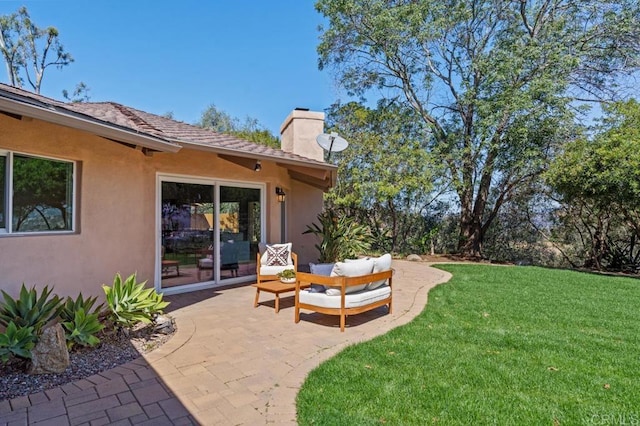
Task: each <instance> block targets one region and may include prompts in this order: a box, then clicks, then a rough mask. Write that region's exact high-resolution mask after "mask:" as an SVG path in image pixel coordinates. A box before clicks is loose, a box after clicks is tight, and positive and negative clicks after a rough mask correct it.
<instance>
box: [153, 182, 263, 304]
mask: <svg viewBox="0 0 640 426" xmlns="http://www.w3.org/2000/svg"><path fill="white" fill-rule="evenodd" d="M162 182H178V183H193V184H198V185H212V186H213V187H214V197H213V199H214V205H215V206H216V209H215V211H214V221H213V222H214V231H213V232H214V235H216V238H214V241H213V242H214V244H213V247H214V254H213V255H214V256H216V257H219V256H220V239H219V236H220V218H219V213H220V187H221V186H231V187H239V188H250V189H259V190H260V241H261V242H262V241H264V240H265V236H266V232H267V231H266V226H267V224H266V222H267V211H266V199H267V184H266V183H263V182H251V181H241V180H226V179H216V178H213V177H203V176H190V175H182V174H171V173H157V174H156V258H155V259H156V260H155V279H154V281H155V284H154V288H155V290H156V291H158V292H160V293H163V294H165V295H171V294H180V293H187V292H192V291H197V290H204V289H209V288H215V287H220V286H225V285H229V284H233V283H236V282H241V281H247V280H251V279H255V275H253V276H251V275H248V276H246V277H241V279H240V280H238V281H236V279H227V280H224V281H223V280H221V279H220V269H219V268H217V269H216V270H214V272H215V274H214V277H213V278H212V280H211V281H205V282H201V283H193V284H184V285H180V286H176V287H166V288H162V264H161V262H160V258H161V246H162Z"/></svg>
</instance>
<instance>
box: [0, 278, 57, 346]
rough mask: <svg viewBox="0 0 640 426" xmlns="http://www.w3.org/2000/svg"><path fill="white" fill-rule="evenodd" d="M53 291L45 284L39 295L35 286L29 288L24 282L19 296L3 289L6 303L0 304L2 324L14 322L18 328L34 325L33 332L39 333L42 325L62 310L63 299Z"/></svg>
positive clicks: (0, 321)
mask: <svg viewBox="0 0 640 426" xmlns="http://www.w3.org/2000/svg"><path fill="white" fill-rule="evenodd" d="M52 291H53V288H52V289H51V290H49V287H48V286H45V288H44V289H43V290H42V293H41V294H40V296H38V293H37V292H36V289H35V287H32V288H31V289H30V290H27V288H26V287H25V285H24V284H22V288H21V289H20V296H19V298H18V299H13V298H12V297H11V296H9V295H8V294H7V293H6V292H5V291H4V290H2V295H3V296H4V303H2V304H1V305H0V324H2V325H5V326H8V325H9V323H10V322H14V323H15V325H16V326H17V327H18V328H24V327H33V332H34V333H35V334H36V335H39V334H40V331H41V330H42V327H43V326H44V325H45V324H47V323H48V322H49V321H51V320H52V319H54V318H56V317H58V315H59V314H60V311H61V310H62V300H61V299H60V298H59V297H58V296H57V295H55V294H53V295H52V294H51V292H52Z"/></svg>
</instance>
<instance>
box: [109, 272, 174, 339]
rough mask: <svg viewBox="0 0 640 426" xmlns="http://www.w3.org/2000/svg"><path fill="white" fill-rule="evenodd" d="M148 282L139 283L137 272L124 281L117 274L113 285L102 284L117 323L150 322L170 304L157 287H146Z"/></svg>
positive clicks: (127, 325) (129, 324) (129, 325)
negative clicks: (156, 289) (163, 298)
mask: <svg viewBox="0 0 640 426" xmlns="http://www.w3.org/2000/svg"><path fill="white" fill-rule="evenodd" d="M146 283H147V282H146V281H144V282H141V283H137V282H136V274H132V275H130V276H129V277H128V278H127V279H126V280H124V281H122V277H121V276H120V274H116V276H115V278H114V280H113V286H112V287H109V286H107V285H104V284H103V285H102V289H103V290H104V293H105V295H106V299H107V306H108V307H109V310H110V314H111V318H112V319H113V321H114V322H115V323H116V324H119V325H123V326H125V327H131V326H133V325H135V324H136V323H138V322H144V323H150V322H152V321H153V319H154V317H155V316H156V315H158V314H161V313H162V310H163V309H164V308H166V307H167V306H168V305H169V302H164V301H163V300H162V294H159V293H157V292H156V291H155V289H153V288H145V285H146Z"/></svg>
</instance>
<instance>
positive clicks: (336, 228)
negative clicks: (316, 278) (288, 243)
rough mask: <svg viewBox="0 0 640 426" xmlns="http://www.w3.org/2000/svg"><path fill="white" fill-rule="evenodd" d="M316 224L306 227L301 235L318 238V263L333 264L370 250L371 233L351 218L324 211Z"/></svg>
mask: <svg viewBox="0 0 640 426" xmlns="http://www.w3.org/2000/svg"><path fill="white" fill-rule="evenodd" d="M317 217H318V222H319V223H318V224H316V223H313V224H311V225H307V230H306V231H304V232H303V234H314V235H316V236H318V237H320V243H319V244H316V245H315V247H316V249H318V252H319V254H320V257H319V258H318V261H319V262H320V263H333V262H338V261H341V260H344V259H347V258H354V257H356V256H358V255H360V254H365V253H366V252H367V251H369V250H370V249H371V233H370V232H369V228H368V227H367V226H366V225H361V224H358V223H357V222H356V221H355V219H354V218H353V217H352V216H348V215H346V214H340V213H339V212H336V211H335V210H325V211H324V212H322V213H320V214H319V215H318V216H317Z"/></svg>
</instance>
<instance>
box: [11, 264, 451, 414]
mask: <svg viewBox="0 0 640 426" xmlns="http://www.w3.org/2000/svg"><path fill="white" fill-rule="evenodd" d="M393 267H394V269H395V270H396V272H395V275H394V279H393V280H394V281H393V282H394V293H393V297H394V298H393V303H394V305H393V313H392V314H391V315H387V314H386V308H384V307H383V308H379V309H376V310H374V311H371V312H368V313H364V314H361V315H357V316H352V317H349V318H348V319H347V329H346V330H345V332H344V333H341V332H340V329H339V327H338V317H333V316H326V315H320V314H315V313H303V314H301V321H300V323H298V324H295V323H294V322H293V297H292V296H288V295H283V296H284V297H283V298H282V299H281V306H280V313H278V314H275V312H274V309H273V298H272V297H271V298H270V296H272V295H269V294H261V302H262V304H261V305H260V306H258V307H257V308H254V307H253V298H254V295H255V289H254V288H253V287H251V286H248V285H247V286H241V287H234V288H227V289H220V290H204V291H199V292H194V293H189V294H183V295H177V296H170V297H167V298H166V299H167V300H169V301H171V302H172V303H171V305H170V309H168V312H169V313H170V314H171V315H172V316H173V317H174V318H175V319H176V323H177V327H178V331H177V333H176V334H175V336H173V338H172V339H171V340H170V341H169V342H168V343H166V344H165V345H164V346H162V347H161V348H159V349H157V350H155V351H153V352H152V353H150V354H148V355H146V356H143V357H140V358H138V359H137V360H136V361H133V362H131V363H128V364H125V365H122V366H120V367H117V368H114V369H112V370H109V371H106V372H103V373H101V374H97V375H94V376H91V377H89V378H87V379H85V380H80V381H77V382H74V383H72V384H68V385H65V386H63V387H60V388H56V389H51V390H48V391H46V392H40V393H37V394H33V395H29V396H24V397H20V398H15V399H12V400H6V401H0V425H26V424H38V425H104V424H121V425H130V424H149V425H163V424H167V425H169V424H172V425H173V424H177V425H182V424H193V425H196V424H198V425H262V424H295V423H296V407H295V398H296V394H297V392H298V390H299V388H300V386H301V385H302V383H303V381H304V379H305V377H306V375H307V374H308V373H309V372H310V371H311V370H312V369H313V368H314V367H316V366H317V365H319V364H320V363H321V362H322V361H324V360H326V359H328V358H329V357H331V356H332V355H334V354H336V353H337V352H339V351H340V350H341V349H343V348H344V347H346V346H348V345H352V344H354V343H358V342H361V341H365V340H368V339H371V338H372V337H374V336H377V335H380V334H384V333H385V332H387V331H388V330H390V329H392V328H394V327H397V326H399V325H402V324H405V323H407V322H409V321H410V320H411V319H413V318H414V317H415V316H416V315H418V314H419V313H420V312H421V311H422V309H423V308H424V306H425V304H426V302H427V294H428V291H429V290H430V289H431V288H432V287H434V286H435V285H437V284H439V283H442V282H446V281H447V280H448V279H449V278H450V275H449V274H448V273H446V272H444V271H440V270H437V269H434V268H432V267H430V266H429V265H428V264H427V263H422V262H407V261H394V263H393Z"/></svg>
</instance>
